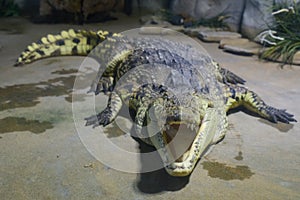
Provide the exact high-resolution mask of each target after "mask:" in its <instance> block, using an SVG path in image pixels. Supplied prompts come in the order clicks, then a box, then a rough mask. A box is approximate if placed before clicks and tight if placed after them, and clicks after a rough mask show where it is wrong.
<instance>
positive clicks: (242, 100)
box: [226, 84, 296, 124]
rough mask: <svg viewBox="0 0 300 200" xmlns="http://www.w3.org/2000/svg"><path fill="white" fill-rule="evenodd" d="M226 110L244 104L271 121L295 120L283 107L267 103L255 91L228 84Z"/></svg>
mask: <svg viewBox="0 0 300 200" xmlns="http://www.w3.org/2000/svg"><path fill="white" fill-rule="evenodd" d="M227 86H228V88H227V105H226V106H227V111H228V110H230V109H232V108H235V107H237V106H240V105H242V106H244V107H246V108H247V109H248V110H250V111H252V112H254V113H257V114H258V115H260V116H262V117H263V118H266V119H268V120H269V121H271V122H274V123H277V122H283V123H287V124H288V123H289V122H296V119H295V118H294V115H292V114H290V113H288V112H286V110H285V109H277V108H274V107H272V106H269V105H267V104H266V103H265V102H264V101H263V100H262V99H261V98H260V97H259V96H258V95H257V94H256V93H254V92H253V91H250V90H248V89H247V88H244V87H241V86H237V85H232V84H228V85H227Z"/></svg>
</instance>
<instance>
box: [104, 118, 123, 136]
mask: <svg viewBox="0 0 300 200" xmlns="http://www.w3.org/2000/svg"><path fill="white" fill-rule="evenodd" d="M103 132H104V133H105V134H106V135H107V137H108V138H114V137H120V136H122V135H125V134H126V133H124V131H122V130H121V129H120V128H119V126H118V125H117V124H116V123H115V122H113V123H112V125H110V126H107V127H105V128H104V129H103Z"/></svg>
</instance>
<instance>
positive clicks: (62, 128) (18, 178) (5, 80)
mask: <svg viewBox="0 0 300 200" xmlns="http://www.w3.org/2000/svg"><path fill="white" fill-rule="evenodd" d="M70 27H74V28H92V29H98V28H99V29H100V28H101V29H107V30H110V31H123V30H127V29H130V28H133V27H138V23H137V20H136V19H130V18H125V17H123V18H122V19H121V20H119V21H112V22H108V23H104V24H90V25H86V26H84V27H79V26H74V25H33V24H31V23H29V22H27V21H25V20H3V19H0V60H1V64H0V69H1V73H0V103H1V104H0V144H1V154H0V196H1V199H13V200H17V199H110V200H113V199H136V200H142V199H158V198H159V199H272V200H273V199H278V200H279V199H280V200H281V199H300V193H299V188H300V169H299V166H300V142H299V141H300V134H299V133H300V125H299V123H296V124H291V125H284V124H276V125H274V124H271V123H269V122H267V121H266V120H263V119H259V118H256V117H253V116H250V115H248V114H246V113H243V112H237V113H233V114H231V115H230V116H229V119H230V129H229V131H228V132H227V135H226V137H225V139H224V140H223V141H222V142H221V143H219V144H218V145H216V146H215V147H214V148H213V150H212V151H211V152H210V154H208V155H207V156H205V157H204V158H202V160H201V161H200V162H199V163H198V165H197V167H196V169H195V171H194V172H193V173H192V175H191V176H190V177H186V178H174V177H170V176H168V175H167V174H166V173H165V172H164V171H163V170H159V171H155V172H152V173H146V174H138V173H137V174H136V173H125V172H120V171H117V170H114V169H111V168H109V167H106V166H105V165H103V164H102V163H101V162H99V161H97V160H96V159H95V158H94V157H93V156H92V155H91V154H90V153H89V151H88V150H87V149H86V148H85V146H84V144H83V143H82V141H81V139H80V137H82V136H84V135H88V134H93V133H96V134H97V131H99V129H91V128H89V127H83V120H82V118H81V114H82V116H86V115H89V114H88V113H89V111H88V110H86V109H85V107H84V106H82V105H83V104H82V102H84V101H85V98H80V97H81V96H80V95H77V96H76V98H74V99H73V101H74V102H73V104H72V103H71V102H72V87H73V84H74V80H75V78H76V75H79V76H81V79H82V80H86V79H88V80H91V79H92V78H93V77H94V76H95V73H93V70H94V69H89V70H87V71H85V73H81V72H79V73H77V69H78V67H79V66H80V65H81V63H82V61H83V58H82V57H63V58H61V57H57V58H50V59H45V60H41V61H38V62H35V63H33V64H30V65H27V66H26V67H23V68H14V67H12V65H13V63H14V61H15V59H16V58H17V56H18V55H19V53H20V52H21V51H23V49H24V48H25V47H26V45H28V44H29V43H31V42H32V41H36V40H38V39H39V38H40V37H41V36H44V35H45V34H47V33H50V32H51V33H55V32H59V31H60V30H62V29H67V28H70ZM201 44H202V45H203V46H204V47H205V48H206V49H207V51H208V52H209V53H210V55H211V56H212V57H213V58H214V59H215V60H216V61H218V62H219V63H220V64H221V65H222V66H224V67H227V68H228V69H231V70H232V71H233V72H235V73H236V74H239V75H240V76H242V77H243V78H244V79H245V80H247V87H249V88H251V89H252V90H254V91H256V92H257V93H258V94H260V96H261V97H262V98H263V99H264V100H265V101H266V102H268V103H269V104H270V105H273V106H275V107H278V108H286V109H287V110H288V111H290V112H291V113H293V114H295V116H296V118H297V119H298V120H300V117H299V116H300V107H299V106H298V104H299V103H300V101H299V99H300V90H299V85H300V79H299V77H300V67H299V66H285V67H284V68H280V67H279V65H278V64H276V63H265V62H261V61H259V60H257V58H255V57H241V56H236V55H232V54H228V53H224V52H222V51H221V50H218V48H217V44H212V43H209V44H207V43H201ZM81 79H80V80H81ZM88 83H89V82H88ZM88 83H86V82H82V83H81V84H80V86H79V88H78V89H84V88H87V87H88V85H89V84H88ZM72 105H73V108H74V107H75V110H76V109H78V111H79V113H80V114H79V116H80V117H79V118H78V119H76V120H78V121H76V122H77V126H75V124H74V120H73V114H74V113H72ZM97 105H98V106H99V108H103V107H104V106H105V99H103V98H101V97H99V100H98V101H97ZM110 129H111V130H110V132H111V133H114V134H113V135H108V134H106V135H107V136H109V137H110V138H111V141H113V142H114V143H119V144H123V146H122V147H124V148H128V149H129V150H131V151H135V152H140V151H148V150H149V148H148V147H147V146H143V145H142V146H139V144H138V143H137V142H136V141H134V140H133V139H132V138H131V137H128V136H127V135H124V134H123V133H122V132H121V131H120V130H118V129H116V128H114V127H110ZM104 132H105V131H104ZM124 144H125V145H124ZM120 159H127V158H124V157H121V158H120ZM132 162H133V163H134V164H135V165H137V166H140V167H144V165H146V162H145V161H143V159H142V158H140V159H139V158H137V159H136V160H133V161H132Z"/></svg>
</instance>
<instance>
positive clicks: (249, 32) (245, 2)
mask: <svg viewBox="0 0 300 200" xmlns="http://www.w3.org/2000/svg"><path fill="white" fill-rule="evenodd" d="M293 1H294V0H189V1H187V0H173V2H172V5H171V9H172V11H174V12H175V13H177V14H184V15H189V16H191V17H193V18H195V19H201V18H206V19H207V18H211V17H214V16H217V15H220V14H224V15H228V16H229V18H228V19H226V22H227V23H228V25H229V27H230V29H231V30H232V31H237V32H240V33H242V34H243V36H245V37H248V38H250V39H253V38H254V37H255V36H256V35H257V34H258V33H259V32H261V31H263V30H265V29H267V28H268V25H270V24H272V22H273V17H272V14H271V13H272V8H273V6H274V5H275V4H276V3H283V2H288V3H290V4H292V2H293ZM298 1H299V0H297V2H298Z"/></svg>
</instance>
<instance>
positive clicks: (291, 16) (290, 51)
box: [261, 2, 300, 64]
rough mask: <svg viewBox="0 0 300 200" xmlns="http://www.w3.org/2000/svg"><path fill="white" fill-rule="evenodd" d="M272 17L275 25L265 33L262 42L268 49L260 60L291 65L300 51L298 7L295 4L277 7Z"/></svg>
mask: <svg viewBox="0 0 300 200" xmlns="http://www.w3.org/2000/svg"><path fill="white" fill-rule="evenodd" d="M273 16H274V18H275V24H274V25H273V26H272V27H270V30H269V31H267V32H266V33H268V35H267V36H266V37H265V38H264V40H265V42H266V43H265V44H267V46H268V47H267V48H266V49H265V50H264V51H263V53H262V54H261V58H264V59H271V60H281V62H282V63H283V64H291V63H293V60H294V56H295V54H296V53H297V52H298V51H299V50H300V26H299V24H300V5H299V4H297V3H296V2H294V4H293V5H292V6H288V5H287V4H282V5H277V7H275V11H274V12H273Z"/></svg>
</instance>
